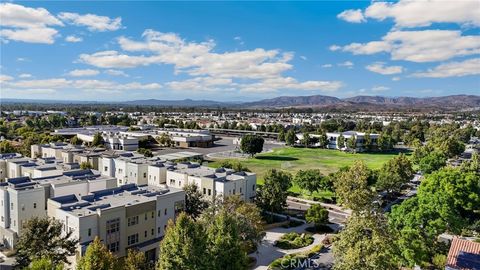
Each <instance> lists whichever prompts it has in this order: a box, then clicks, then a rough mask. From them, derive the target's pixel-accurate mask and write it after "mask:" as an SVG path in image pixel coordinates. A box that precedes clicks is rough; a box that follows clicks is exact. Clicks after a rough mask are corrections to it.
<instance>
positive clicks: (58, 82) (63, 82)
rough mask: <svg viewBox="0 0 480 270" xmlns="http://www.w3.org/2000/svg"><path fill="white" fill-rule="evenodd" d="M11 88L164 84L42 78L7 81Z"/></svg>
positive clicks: (136, 87)
mask: <svg viewBox="0 0 480 270" xmlns="http://www.w3.org/2000/svg"><path fill="white" fill-rule="evenodd" d="M5 85H6V87H9V88H10V89H15V90H18V89H58V90H64V89H78V90H156V89H160V88H161V87H162V86H161V85H160V84H158V83H149V84H142V83H139V82H130V83H125V84H120V83H116V82H113V81H104V80H67V79H65V78H51V79H41V80H20V81H12V80H9V81H7V82H5Z"/></svg>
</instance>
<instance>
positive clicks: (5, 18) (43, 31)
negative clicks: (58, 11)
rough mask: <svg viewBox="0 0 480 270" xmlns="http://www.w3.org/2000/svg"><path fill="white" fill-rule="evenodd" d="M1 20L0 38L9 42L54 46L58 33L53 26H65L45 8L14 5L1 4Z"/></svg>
mask: <svg viewBox="0 0 480 270" xmlns="http://www.w3.org/2000/svg"><path fill="white" fill-rule="evenodd" d="M0 18H1V20H0V26H1V28H2V29H1V30H0V38H1V39H4V40H7V41H8V40H13V41H22V42H28V43H44V44H52V43H54V41H55V36H56V35H57V33H58V31H57V30H55V29H54V28H52V27H51V26H62V25H63V24H62V22H61V21H59V20H58V19H57V18H56V17H55V16H53V15H52V14H50V12H48V10H46V9H44V8H29V7H24V6H22V5H17V4H12V3H2V4H0Z"/></svg>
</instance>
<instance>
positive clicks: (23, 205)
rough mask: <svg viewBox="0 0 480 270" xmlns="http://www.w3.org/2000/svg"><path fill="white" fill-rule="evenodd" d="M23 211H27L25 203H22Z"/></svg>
mask: <svg viewBox="0 0 480 270" xmlns="http://www.w3.org/2000/svg"><path fill="white" fill-rule="evenodd" d="M22 211H25V204H23V203H22Z"/></svg>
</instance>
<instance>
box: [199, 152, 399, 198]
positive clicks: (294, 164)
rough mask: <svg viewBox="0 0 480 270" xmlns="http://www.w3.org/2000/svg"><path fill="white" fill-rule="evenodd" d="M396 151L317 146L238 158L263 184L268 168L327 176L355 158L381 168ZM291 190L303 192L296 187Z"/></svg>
mask: <svg viewBox="0 0 480 270" xmlns="http://www.w3.org/2000/svg"><path fill="white" fill-rule="evenodd" d="M396 155H397V154H394V153H388V154H384V153H356V154H351V153H344V152H341V151H337V150H329V149H314V148H294V147H283V148H275V149H273V151H272V152H269V153H263V154H259V155H257V156H256V157H255V158H248V159H240V160H239V161H240V162H241V163H242V164H243V165H245V166H247V167H248V168H249V169H250V170H251V171H252V172H255V173H256V174H257V182H258V183H259V184H262V183H263V176H264V175H265V173H266V172H267V171H268V170H269V169H283V170H286V171H289V172H291V173H295V172H296V171H298V170H302V169H319V170H320V171H321V172H322V173H323V174H324V175H327V174H329V173H332V172H336V171H337V170H338V169H339V168H341V167H344V166H349V165H351V164H352V163H353V162H354V161H355V160H363V161H364V162H365V163H366V164H367V166H369V167H370V168H372V169H378V168H380V167H381V166H382V164H383V163H385V162H386V161H387V160H389V159H391V158H393V157H394V156H396ZM220 161H221V160H215V161H213V162H210V163H209V164H208V166H211V167H218V164H219V162H220ZM291 191H292V192H296V193H300V192H301V190H300V188H298V187H297V186H295V185H294V186H293V187H292V189H291ZM331 195H332V194H331V193H330V192H320V193H317V194H314V197H330V196H331Z"/></svg>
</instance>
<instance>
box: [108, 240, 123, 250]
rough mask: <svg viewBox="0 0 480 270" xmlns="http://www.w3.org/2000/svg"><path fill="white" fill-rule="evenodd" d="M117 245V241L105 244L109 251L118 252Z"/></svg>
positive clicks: (118, 245)
mask: <svg viewBox="0 0 480 270" xmlns="http://www.w3.org/2000/svg"><path fill="white" fill-rule="evenodd" d="M119 247H120V242H119V241H117V242H113V243H110V244H107V248H108V250H110V252H118V250H119Z"/></svg>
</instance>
